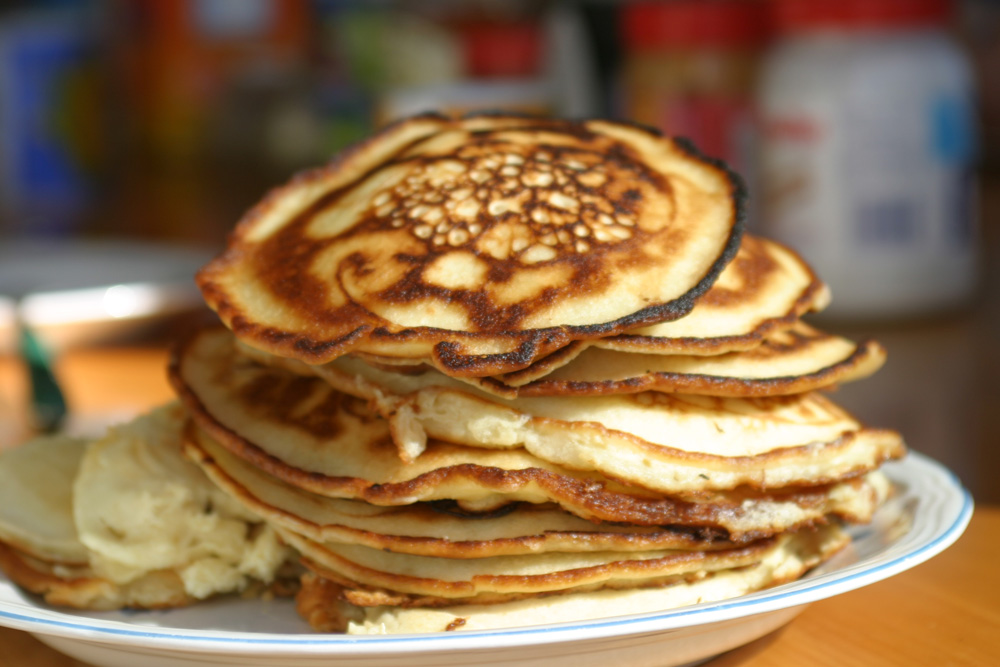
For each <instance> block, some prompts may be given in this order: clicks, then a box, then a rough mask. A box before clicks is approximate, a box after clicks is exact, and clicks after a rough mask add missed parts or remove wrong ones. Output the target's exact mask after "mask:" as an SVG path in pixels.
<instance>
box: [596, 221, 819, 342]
mask: <svg viewBox="0 0 1000 667" xmlns="http://www.w3.org/2000/svg"><path fill="white" fill-rule="evenodd" d="M829 301H830V290H829V289H828V288H827V286H826V285H825V284H823V282H822V281H820V280H819V278H817V277H816V275H815V274H814V273H813V272H812V269H810V268H809V265H808V264H806V263H805V262H804V261H803V260H802V258H801V257H799V256H798V255H797V254H795V253H794V252H793V251H792V250H790V249H789V248H787V247H785V246H783V245H781V244H779V243H775V242H774V241H770V240H768V239H763V238H760V237H755V236H751V235H749V234H747V235H744V236H743V241H742V243H741V245H740V250H739V252H738V253H737V254H736V257H735V258H734V259H733V261H732V262H731V263H730V264H729V265H728V266H726V268H725V269H724V270H723V271H722V273H721V274H720V275H719V279H718V280H717V281H716V282H715V283H714V284H713V285H712V287H711V289H709V290H708V292H706V293H705V294H704V295H703V296H701V297H700V298H699V299H698V300H697V301H696V302H695V306H694V308H693V309H692V310H691V312H690V313H689V314H688V315H686V316H685V317H683V318H680V319H677V320H673V321H668V322H661V323H658V324H654V325H651V326H647V327H640V328H637V329H633V330H631V331H627V332H625V333H622V334H618V335H614V336H608V337H605V338H602V339H600V340H598V341H595V343H594V344H595V345H597V346H598V347H602V348H606V349H612V350H621V351H624V352H650V353H656V354H709V355H714V354H721V353H724V352H734V351H736V350H747V349H750V348H753V347H756V346H757V345H758V344H759V343H760V342H761V341H762V340H763V339H764V337H765V336H768V335H770V334H772V333H775V332H777V331H781V330H782V329H786V328H788V327H790V326H791V325H793V324H794V323H795V322H796V321H797V320H798V318H799V317H800V316H802V315H804V314H805V313H807V312H809V311H819V310H822V309H823V308H825V307H826V305H827V304H828V303H829Z"/></svg>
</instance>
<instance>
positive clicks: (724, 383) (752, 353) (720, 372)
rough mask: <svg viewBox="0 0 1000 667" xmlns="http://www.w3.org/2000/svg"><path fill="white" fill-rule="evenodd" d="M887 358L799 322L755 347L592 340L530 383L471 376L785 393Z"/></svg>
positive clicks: (601, 388) (540, 389)
mask: <svg viewBox="0 0 1000 667" xmlns="http://www.w3.org/2000/svg"><path fill="white" fill-rule="evenodd" d="M884 361H885V350H884V349H883V348H882V347H881V346H880V345H879V344H878V343H876V342H875V341H873V340H868V341H865V342H863V343H860V344H857V343H854V342H852V341H849V340H847V339H845V338H841V337H839V336H833V335H830V334H826V333H823V332H821V331H818V330H817V329H814V328H812V327H810V326H808V325H807V324H805V323H803V322H798V323H797V324H795V325H794V326H792V327H791V328H789V329H784V330H781V331H778V332H775V333H772V334H771V335H769V336H768V337H767V338H765V339H764V341H763V342H762V343H761V344H760V345H758V346H757V347H755V348H752V349H750V350H742V351H737V352H728V353H725V354H718V355H713V356H702V355H680V354H649V353H637V352H621V351H618V350H610V349H601V348H598V347H589V348H587V349H585V350H583V351H581V352H580V353H579V354H577V355H576V357H575V358H574V359H572V360H571V361H569V362H568V363H565V364H563V365H561V366H560V367H559V368H556V369H554V370H552V371H551V372H550V373H548V374H546V375H544V376H543V377H541V378H539V379H535V380H532V381H530V382H526V383H523V384H522V383H519V382H514V383H510V382H504V381H503V380H501V379H500V378H470V381H473V382H475V384H476V386H478V387H480V388H482V389H484V390H486V391H488V392H490V393H493V394H496V395H498V396H502V397H505V398H514V397H517V396H599V395H603V394H626V393H637V392H640V391H661V392H671V393H685V394H702V395H708V396H748V397H749V396H786V395H790V394H801V393H804V392H808V391H813V390H815V389H823V388H826V387H830V386H832V385H834V384H837V383H841V382H849V381H852V380H856V379H859V378H863V377H867V376H868V375H871V374H872V373H874V372H875V371H876V370H878V369H879V368H880V367H881V366H882V364H883V363H884Z"/></svg>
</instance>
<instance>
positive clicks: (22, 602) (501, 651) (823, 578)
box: [0, 453, 972, 667]
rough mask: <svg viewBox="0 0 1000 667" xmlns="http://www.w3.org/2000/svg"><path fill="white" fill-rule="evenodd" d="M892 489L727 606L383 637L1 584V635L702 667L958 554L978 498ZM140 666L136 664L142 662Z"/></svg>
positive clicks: (329, 655) (94, 654)
mask: <svg viewBox="0 0 1000 667" xmlns="http://www.w3.org/2000/svg"><path fill="white" fill-rule="evenodd" d="M885 470H886V472H887V473H888V474H889V476H890V477H891V478H892V480H893V481H894V482H895V483H896V485H897V487H898V493H897V494H896V495H895V496H894V497H893V498H892V499H891V500H890V501H889V502H888V503H887V504H886V505H885V506H884V507H883V508H881V509H880V510H879V512H878V513H877V514H876V517H875V519H874V520H873V521H872V523H871V524H870V525H868V526H861V527H858V528H856V529H854V530H853V533H854V536H855V540H854V542H853V543H852V545H851V546H850V547H849V548H848V549H847V550H845V551H844V552H842V553H841V554H839V555H838V556H837V557H836V558H834V559H833V560H831V561H830V562H828V563H826V564H825V565H824V566H823V567H821V568H819V569H817V570H815V571H813V572H812V573H810V574H809V575H808V576H807V577H805V578H804V579H801V580H799V581H797V582H794V583H791V584H786V585H784V586H779V587H776V588H772V589H769V590H767V591H761V592H759V593H755V594H753V595H747V596H743V597H740V598H735V599H732V600H726V601H721V602H714V603H709V604H703V605H696V606H693V607H687V608H685V609H680V610H675V611H668V612H661V613H653V614H642V615H636V616H621V617H615V618H607V619H600V620H595V621H591V622H583V623H581V622H574V623H564V624H557V625H548V626H534V627H525V628H515V629H510V630H496V631H489V632H455V633H441V634H428V635H397V636H387V637H369V636H365V637H348V636H342V635H321V634H314V633H312V634H311V633H309V632H308V629H307V628H306V626H305V624H304V623H303V622H302V621H301V620H299V618H298V617H297V615H296V614H295V611H294V608H293V605H292V603H291V602H290V601H287V600H286V601H270V602H261V601H248V600H238V599H222V600H216V601H213V602H209V603H205V604H200V605H195V606H193V607H190V608H187V609H180V610H171V611H166V612H114V613H66V612H63V611H57V610H55V609H53V608H50V607H47V606H44V605H42V604H40V603H39V602H38V601H37V599H36V598H34V597H32V596H27V595H25V594H24V593H22V592H21V591H20V590H19V589H17V588H16V587H14V586H13V585H12V584H10V583H9V582H8V581H7V580H6V579H3V578H2V577H0V625H6V626H8V627H12V628H16V629H19V630H26V631H28V632H32V633H34V634H35V635H36V636H38V637H39V639H41V640H42V641H44V642H46V643H48V644H50V645H52V646H53V647H55V648H57V649H58V650H60V651H63V652H64V653H68V654H70V655H72V656H74V657H76V658H79V659H81V660H85V661H87V662H90V663H93V664H95V665H101V666H107V667H132V666H133V665H136V664H142V665H143V667H198V666H208V665H220V664H222V665H225V664H230V665H245V666H261V667H263V666H265V665H274V664H278V663H279V662H280V664H282V665H289V666H293V667H297V666H302V667H305V666H309V665H320V664H332V663H335V664H337V665H366V666H370V667H375V666H376V665H390V664H391V665H398V664H401V661H402V660H405V664H406V665H407V666H408V667H431V666H434V667H438V666H444V665H470V664H475V665H515V664H516V665H539V666H541V665H545V667H558V666H559V665H572V666H573V667H587V666H588V665H607V664H627V665H630V666H635V667H643V666H647V665H648V666H650V667H652V666H653V665H657V666H658V667H669V666H671V665H684V664H687V663H691V662H695V661H700V660H704V659H706V658H709V657H711V656H713V655H717V654H719V653H722V652H724V651H727V650H730V649H732V648H736V647H737V646H741V645H743V644H745V643H748V642H750V641H753V640H754V639H757V638H758V637H761V636H763V635H764V634H767V633H768V632H771V631H772V630H775V629H776V628H778V627H780V626H782V625H784V624H785V623H787V622H788V621H790V620H791V619H792V618H794V617H795V615H797V614H798V613H799V612H800V611H802V609H803V607H804V605H807V604H808V603H810V602H814V601H817V600H822V599H824V598H828V597H832V596H834V595H839V594H842V593H846V592H848V591H851V590H854V589H856V588H860V587H861V586H866V585H868V584H872V583H875V582H877V581H880V580H882V579H885V578H887V577H890V576H892V575H894V574H898V573H899V572H902V571H904V570H907V569H909V568H911V567H913V566H915V565H918V564H920V563H922V562H924V561H926V560H927V559H929V558H931V557H932V556H934V555H936V554H937V553H939V552H941V551H942V550H943V549H945V548H946V547H948V546H949V545H950V544H952V543H953V542H954V541H955V540H956V539H958V537H959V536H960V535H961V534H962V532H963V531H964V530H965V527H966V525H967V524H968V522H969V519H970V517H971V516H972V499H971V496H970V495H969V493H968V492H967V491H966V490H965V489H963V488H962V486H961V484H960V483H959V482H958V480H957V479H956V478H955V477H954V476H953V475H952V474H951V473H950V472H948V471H947V470H946V469H944V468H943V467H942V466H941V465H939V464H938V463H935V462H934V461H932V460H930V459H928V458H926V457H924V456H921V455H919V454H915V453H914V454H910V455H909V456H908V457H907V458H906V459H905V460H904V461H901V462H895V463H891V464H887V465H886V466H885ZM140 661H141V662H140Z"/></svg>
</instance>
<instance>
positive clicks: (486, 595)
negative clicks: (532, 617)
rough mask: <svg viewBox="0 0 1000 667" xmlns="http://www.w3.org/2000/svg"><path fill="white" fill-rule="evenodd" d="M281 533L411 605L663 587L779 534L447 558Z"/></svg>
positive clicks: (745, 555)
mask: <svg viewBox="0 0 1000 667" xmlns="http://www.w3.org/2000/svg"><path fill="white" fill-rule="evenodd" d="M282 537H283V538H284V539H285V540H286V541H287V542H288V543H289V544H291V545H292V546H294V547H295V548H296V549H297V550H298V551H299V552H300V553H301V554H302V555H303V557H304V558H305V559H306V565H307V567H309V568H310V569H312V570H313V571H314V572H317V573H318V574H320V575H321V576H323V577H324V578H326V579H332V580H334V581H338V582H341V583H345V584H348V585H350V586H352V587H353V588H362V589H363V588H374V589H381V590H385V591H392V592H393V593H397V594H402V595H403V596H406V597H408V598H409V599H408V600H407V602H408V603H409V604H412V605H416V606H445V605H447V604H449V603H450V604H456V603H461V604H476V603H494V602H501V601H504V600H510V599H518V598H523V597H527V596H531V595H540V594H544V593H552V592H560V593H565V592H568V591H574V590H576V591H579V590H597V589H600V588H638V587H642V586H662V585H664V584H667V583H673V582H675V581H677V580H678V579H679V578H681V577H689V576H703V575H704V574H705V573H707V572H713V571H718V570H725V569H730V568H737V567H747V566H749V565H754V564H756V563H759V562H760V561H761V559H762V558H763V557H764V555H765V554H766V553H767V552H768V551H770V550H772V549H774V548H775V547H776V546H777V542H778V538H767V539H763V540H758V541H756V542H753V543H751V544H748V545H745V546H739V547H734V548H731V549H720V550H716V551H684V550H669V549H655V550H650V551H631V552H614V551H592V552H577V553H562V552H558V551H553V552H548V553H542V554H526V555H521V556H492V557H488V558H466V559H452V558H439V557H431V556H414V555H412V554H398V553H393V552H391V551H383V550H379V549H371V548H369V547H363V546H358V545H353V544H337V543H335V542H327V543H325V544H320V543H317V542H313V541H312V540H309V539H308V538H305V537H302V536H301V535H298V534H296V533H293V532H291V531H282Z"/></svg>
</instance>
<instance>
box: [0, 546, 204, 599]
mask: <svg viewBox="0 0 1000 667" xmlns="http://www.w3.org/2000/svg"><path fill="white" fill-rule="evenodd" d="M0 569H2V570H3V571H4V573H5V574H6V575H7V576H8V577H10V579H11V581H13V582H14V583H15V584H17V585H18V586H21V587H22V588H25V589H27V590H29V591H31V592H32V593H36V594H38V595H41V596H42V597H43V598H44V599H45V601H46V602H47V603H49V604H51V605H56V606H60V607H73V608H76V609H92V610H101V611H105V610H111V609H121V608H123V607H130V608H138V609H166V608H172V607H181V606H184V605H187V604H191V603H192V602H194V598H192V597H190V596H188V595H187V594H186V593H185V592H184V582H183V581H181V578H180V577H179V576H178V575H177V573H176V572H173V571H169V570H157V571H154V572H149V573H147V574H145V575H143V576H142V577H141V578H139V579H137V580H135V581H132V582H129V583H128V584H123V585H119V584H115V583H114V582H112V581H109V580H107V579H103V578H101V577H98V576H96V575H95V574H94V572H93V571H92V570H90V568H89V567H86V566H79V565H61V564H59V563H50V562H46V561H43V560H39V559H37V558H34V557H32V556H31V555H29V554H26V553H24V552H21V551H19V550H17V549H14V548H13V547H10V546H8V545H6V544H4V543H3V542H0Z"/></svg>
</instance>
